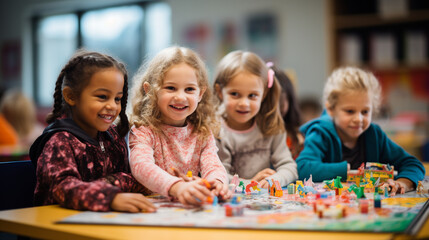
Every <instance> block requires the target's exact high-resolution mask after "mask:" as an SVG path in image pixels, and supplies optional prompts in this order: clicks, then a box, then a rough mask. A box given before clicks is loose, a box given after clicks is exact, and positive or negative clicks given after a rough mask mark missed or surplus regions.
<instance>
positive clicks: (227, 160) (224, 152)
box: [216, 139, 235, 181]
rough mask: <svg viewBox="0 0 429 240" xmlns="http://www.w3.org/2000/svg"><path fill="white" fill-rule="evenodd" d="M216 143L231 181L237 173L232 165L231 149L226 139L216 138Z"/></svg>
mask: <svg viewBox="0 0 429 240" xmlns="http://www.w3.org/2000/svg"><path fill="white" fill-rule="evenodd" d="M216 145H217V146H218V148H219V151H218V156H219V158H220V159H221V161H222V164H223V166H224V167H225V170H226V172H227V174H228V179H229V181H231V179H232V177H233V174H234V173H235V171H234V170H233V166H232V155H231V150H230V149H229V147H228V146H227V145H226V144H225V141H222V140H221V139H216Z"/></svg>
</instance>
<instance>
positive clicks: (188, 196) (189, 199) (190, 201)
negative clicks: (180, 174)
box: [168, 180, 214, 206]
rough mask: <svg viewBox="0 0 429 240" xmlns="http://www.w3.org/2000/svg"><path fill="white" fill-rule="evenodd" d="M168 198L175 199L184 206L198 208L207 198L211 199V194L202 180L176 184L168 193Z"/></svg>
mask: <svg viewBox="0 0 429 240" xmlns="http://www.w3.org/2000/svg"><path fill="white" fill-rule="evenodd" d="M209 183H210V184H212V183H213V184H214V182H209ZM168 194H169V195H170V196H173V197H176V198H177V199H178V200H179V202H181V203H183V204H185V205H196V206H199V205H201V204H203V203H204V201H206V199H207V197H209V196H210V197H211V196H212V193H211V192H210V189H209V188H207V186H206V184H205V183H204V182H203V181H202V180H194V181H189V182H184V181H180V182H176V183H175V184H173V186H171V188H170V190H169V191H168Z"/></svg>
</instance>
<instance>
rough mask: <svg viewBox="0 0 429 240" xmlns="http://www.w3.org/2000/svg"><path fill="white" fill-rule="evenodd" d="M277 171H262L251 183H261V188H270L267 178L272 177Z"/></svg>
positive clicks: (267, 169) (266, 169)
mask: <svg viewBox="0 0 429 240" xmlns="http://www.w3.org/2000/svg"><path fill="white" fill-rule="evenodd" d="M275 173H276V171H274V170H273V169H271V168H265V169H263V170H261V171H259V172H258V173H257V174H256V175H255V176H254V177H253V178H252V179H250V180H251V181H256V182H259V187H261V188H268V187H269V186H268V182H267V180H265V179H266V178H268V177H270V176H271V175H273V174H275Z"/></svg>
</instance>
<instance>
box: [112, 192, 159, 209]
mask: <svg viewBox="0 0 429 240" xmlns="http://www.w3.org/2000/svg"><path fill="white" fill-rule="evenodd" d="M110 207H111V208H112V209H113V210H115V211H120V212H132V213H136V212H156V207H155V206H154V205H153V204H152V202H150V201H149V199H147V198H146V197H144V196H143V194H140V193H118V194H116V196H115V197H114V198H113V201H112V203H111V205H110Z"/></svg>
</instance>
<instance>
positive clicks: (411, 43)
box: [404, 31, 427, 66]
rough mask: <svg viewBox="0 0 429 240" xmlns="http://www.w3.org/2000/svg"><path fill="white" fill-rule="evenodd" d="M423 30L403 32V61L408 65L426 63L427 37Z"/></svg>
mask: <svg viewBox="0 0 429 240" xmlns="http://www.w3.org/2000/svg"><path fill="white" fill-rule="evenodd" d="M426 38H427V37H426V35H425V33H424V32H423V31H409V32H406V33H405V49H404V50H405V54H404V56H405V62H406V64H407V65H410V66H422V65H425V64H427V57H426V53H427V39H426Z"/></svg>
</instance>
